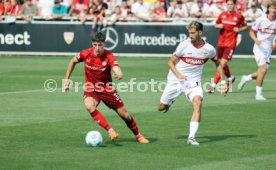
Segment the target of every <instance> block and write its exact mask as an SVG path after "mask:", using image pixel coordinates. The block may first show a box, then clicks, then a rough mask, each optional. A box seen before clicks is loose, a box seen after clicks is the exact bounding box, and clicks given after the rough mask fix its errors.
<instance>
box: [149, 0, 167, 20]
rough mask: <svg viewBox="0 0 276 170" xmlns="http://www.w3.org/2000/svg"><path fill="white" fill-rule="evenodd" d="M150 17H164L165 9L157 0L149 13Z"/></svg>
mask: <svg viewBox="0 0 276 170" xmlns="http://www.w3.org/2000/svg"><path fill="white" fill-rule="evenodd" d="M151 17H153V18H165V17H166V11H165V9H164V8H163V7H162V5H161V2H160V1H159V0H157V1H156V2H155V4H154V9H153V11H152V13H151ZM154 21H159V20H154Z"/></svg>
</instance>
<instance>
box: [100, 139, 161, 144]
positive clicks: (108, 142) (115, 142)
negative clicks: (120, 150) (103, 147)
mask: <svg viewBox="0 0 276 170" xmlns="http://www.w3.org/2000/svg"><path fill="white" fill-rule="evenodd" d="M148 140H149V141H150V142H149V144H151V143H154V142H156V141H157V140H158V139H157V138H148ZM127 143H137V141H136V140H135V138H119V139H118V140H116V141H114V142H112V141H107V142H105V144H108V145H114V146H124V145H127ZM137 144H138V143H137Z"/></svg>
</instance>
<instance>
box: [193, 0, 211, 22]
mask: <svg viewBox="0 0 276 170" xmlns="http://www.w3.org/2000/svg"><path fill="white" fill-rule="evenodd" d="M209 16H210V14H209V6H208V5H207V4H206V3H203V0H197V3H196V4H194V5H193V6H192V8H191V17H193V18H207V17H209Z"/></svg>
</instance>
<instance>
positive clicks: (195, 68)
mask: <svg viewBox="0 0 276 170" xmlns="http://www.w3.org/2000/svg"><path fill="white" fill-rule="evenodd" d="M174 55H175V56H177V57H179V60H178V62H177V63H176V65H175V67H176V69H177V70H178V71H179V72H180V73H181V74H183V75H185V76H186V77H187V80H188V81H192V82H200V81H201V75H202V70H203V65H204V64H205V63H206V62H207V60H208V59H210V58H214V57H215V55H216V50H215V48H214V47H213V46H212V45H210V44H209V43H207V42H204V45H202V46H201V47H195V46H194V45H193V44H192V42H191V40H190V39H187V40H185V41H183V42H181V43H180V44H179V45H178V47H177V48H176V51H175V52H174ZM168 80H169V81H178V78H177V77H176V76H175V74H174V73H173V72H172V71H171V70H170V71H169V74H168Z"/></svg>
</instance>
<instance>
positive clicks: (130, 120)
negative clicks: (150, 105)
mask: <svg viewBox="0 0 276 170" xmlns="http://www.w3.org/2000/svg"><path fill="white" fill-rule="evenodd" d="M90 115H91V117H92V118H93V119H94V120H95V122H97V123H98V124H99V125H100V126H101V127H103V128H105V129H106V130H107V131H108V130H109V129H110V126H109V124H108V123H107V121H106V119H105V117H104V116H103V115H102V113H101V112H100V111H98V110H95V111H94V112H92V113H90ZM123 120H124V121H125V123H126V125H127V127H128V128H129V129H130V130H131V131H132V133H133V134H134V135H135V136H136V135H138V134H139V131H138V127H137V125H136V122H135V120H134V119H133V118H132V117H131V116H130V118H128V119H123Z"/></svg>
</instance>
